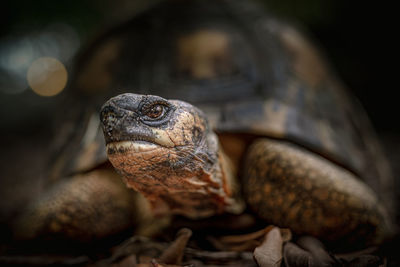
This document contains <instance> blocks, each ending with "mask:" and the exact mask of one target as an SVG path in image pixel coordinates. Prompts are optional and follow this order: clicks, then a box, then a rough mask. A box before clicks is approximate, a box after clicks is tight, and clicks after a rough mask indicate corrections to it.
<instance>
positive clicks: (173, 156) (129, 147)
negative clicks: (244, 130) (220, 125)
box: [103, 100, 244, 219]
mask: <svg viewBox="0 0 400 267" xmlns="http://www.w3.org/2000/svg"><path fill="white" fill-rule="evenodd" d="M169 103H171V104H173V105H174V113H173V114H172V115H171V119H170V122H169V123H168V124H167V125H164V126H163V127H158V128H154V127H149V128H146V127H145V128H146V129H140V131H141V132H152V133H154V134H153V135H152V137H151V138H147V139H146V142H143V140H141V141H140V140H139V141H138V140H135V138H132V140H129V138H124V139H126V140H112V142H108V144H107V154H108V157H109V160H110V161H111V163H112V164H113V166H114V167H115V168H116V170H117V171H118V172H119V173H120V174H121V175H122V177H123V179H124V181H125V183H126V185H127V186H128V187H130V188H132V189H134V190H136V191H138V192H140V193H142V194H143V195H144V196H145V197H146V198H147V199H148V200H149V201H150V203H151V205H152V207H153V211H154V214H155V215H166V214H181V215H184V216H187V217H189V218H193V219H197V218H203V217H208V216H212V215H215V214H220V213H223V212H231V213H239V212H241V211H242V210H243V208H244V207H243V202H242V201H241V200H240V199H239V198H238V195H239V193H238V187H237V181H236V171H235V170H234V169H233V166H232V164H231V163H230V160H229V159H228V158H227V156H226V155H225V154H224V152H223V151H222V149H221V148H220V145H219V142H218V138H217V136H216V134H215V133H214V132H213V131H212V130H211V129H210V128H209V126H208V123H207V120H206V119H205V117H204V114H203V113H202V112H201V111H200V110H198V109H197V108H195V107H193V106H191V105H189V104H187V103H185V102H181V101H175V100H170V101H169ZM125 117H127V116H125ZM123 119H124V116H122V120H123ZM103 123H104V122H103ZM120 123H123V122H120ZM105 125H106V126H109V125H107V122H105ZM118 127H120V128H121V126H118ZM127 127H129V126H127ZM138 127H139V128H141V127H144V126H141V125H140V126H138ZM104 128H107V127H104ZM108 128H110V127H108ZM105 134H107V132H106V131H105ZM149 140H150V142H148V141H149Z"/></svg>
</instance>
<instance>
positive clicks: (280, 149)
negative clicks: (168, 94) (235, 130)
mask: <svg viewBox="0 0 400 267" xmlns="http://www.w3.org/2000/svg"><path fill="white" fill-rule="evenodd" d="M101 121H102V123H103V129H104V134H105V137H106V142H107V153H108V157H109V159H110V161H111V163H112V164H113V166H114V167H115V168H116V170H117V171H118V172H119V173H120V174H122V176H123V177H124V181H125V183H126V184H127V186H128V187H131V188H133V189H135V190H137V191H139V192H140V193H142V194H143V195H144V196H145V197H146V198H147V199H148V200H149V201H150V202H151V204H152V206H153V210H154V212H155V213H158V214H167V213H175V214H182V215H185V216H188V217H191V218H201V217H205V216H211V215H214V214H218V213H222V212H240V211H242V209H243V207H242V205H241V200H240V198H239V196H238V194H237V193H238V191H239V190H237V188H236V185H237V183H236V171H235V170H233V169H232V165H231V164H230V160H229V159H228V158H227V157H226V156H225V154H224V152H223V151H222V148H221V147H220V145H219V142H218V139H217V138H216V135H215V134H214V133H213V132H212V131H211V130H210V128H209V126H208V124H207V120H206V119H205V117H204V115H203V113H202V112H201V111H200V110H198V109H197V108H195V107H193V106H191V105H190V104H187V103H185V102H182V101H176V100H169V101H168V100H165V99H162V98H160V97H157V96H143V95H135V94H123V95H120V96H117V97H115V98H112V99H110V100H109V101H108V102H107V103H106V104H105V105H104V106H103V108H102V112H101ZM244 151H246V150H244ZM236 157H237V155H236ZM245 158H246V160H245V165H244V166H243V170H242V177H241V178H242V184H243V187H244V193H245V199H246V201H247V203H248V204H249V206H250V208H251V209H253V210H254V211H256V213H257V214H258V215H259V216H261V217H262V218H264V219H265V220H266V221H268V222H270V223H273V224H276V225H278V226H281V227H289V228H291V229H292V230H293V231H294V232H296V233H299V234H310V235H314V236H317V237H319V238H321V239H324V240H329V241H349V242H353V241H360V242H362V243H363V244H365V245H366V244H373V243H379V242H381V241H382V240H383V238H384V237H385V235H386V234H387V233H388V230H389V228H390V226H389V225H388V223H387V219H386V217H387V215H386V211H385V210H384V208H383V207H382V206H381V205H380V203H379V201H378V199H377V197H376V195H375V194H374V193H373V191H372V190H370V189H369V188H368V187H367V186H366V185H365V184H364V183H362V182H361V181H360V180H359V179H358V178H357V177H356V176H355V175H353V174H352V173H350V172H348V171H346V170H345V169H343V168H342V167H339V166H337V165H336V164H334V163H332V162H330V161H328V160H326V159H324V158H322V157H320V156H318V155H315V154H313V153H311V152H309V151H306V150H305V149H302V148H300V147H298V146H295V145H292V144H289V143H285V142H284V141H273V140H270V139H268V138H260V139H259V140H255V141H253V143H252V145H250V147H249V148H248V149H247V151H246V155H245Z"/></svg>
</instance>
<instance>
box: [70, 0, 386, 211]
mask: <svg viewBox="0 0 400 267" xmlns="http://www.w3.org/2000/svg"><path fill="white" fill-rule="evenodd" d="M239 25H240V26H239ZM143 29H146V30H145V31H144V30H143ZM222 36H223V38H221V37H222ZM206 39H207V40H214V39H215V41H214V42H213V43H212V44H211V43H210V44H208V45H207V46H206V47H205V46H200V44H202V43H204V41H205V40H206ZM114 42H116V43H118V44H121V45H120V46H115V47H116V48H117V47H118V48H119V51H118V53H117V52H113V55H114V54H117V55H118V56H117V58H116V62H118V64H114V65H113V67H112V68H111V67H110V68H108V69H107V70H108V71H109V72H110V74H107V75H104V76H105V77H112V81H111V82H107V83H106V84H107V91H106V93H105V94H104V96H103V101H105V100H106V99H107V98H108V97H111V96H113V95H116V94H118V93H122V92H134V93H140V94H154V95H160V96H162V97H165V98H168V99H181V100H184V101H189V102H190V103H193V104H195V105H197V106H198V107H200V108H201V109H204V110H205V112H206V113H207V116H208V117H210V118H211V120H210V121H211V122H212V127H215V129H217V130H218V131H219V132H241V133H253V134H260V135H266V136H272V137H279V138H282V139H286V140H290V141H292V142H295V143H298V144H300V145H302V146H304V147H306V148H308V149H311V150H313V151H314V152H316V153H319V154H322V155H323V156H325V157H326V158H328V159H330V160H332V161H334V162H337V163H339V164H340V165H342V166H345V167H346V168H349V169H351V170H352V171H353V172H355V173H357V174H358V175H359V177H360V178H361V179H362V180H364V181H365V182H366V183H367V184H369V185H370V186H371V187H372V188H374V190H375V191H376V192H377V193H378V194H379V195H381V196H382V197H383V198H384V200H385V201H384V202H385V203H389V206H391V204H390V203H392V199H393V196H392V193H391V190H390V187H391V185H392V184H393V177H392V176H391V173H390V170H389V168H388V165H387V163H386V161H385V159H384V156H383V154H382V153H381V149H380V147H379V144H378V143H377V142H376V138H375V137H374V133H373V131H372V130H371V127H370V125H369V122H368V120H365V119H364V118H365V114H364V111H363V110H362V108H360V107H359V105H358V103H357V101H355V100H354V99H353V98H352V97H351V96H349V95H348V94H347V93H346V92H345V90H344V89H343V85H342V84H341V82H340V81H339V80H338V79H337V77H335V74H334V73H333V72H332V70H331V69H330V67H329V64H327V63H326V62H325V61H324V59H323V55H321V54H322V53H320V52H319V51H318V49H317V48H316V47H315V46H313V45H312V43H310V42H309V41H308V39H307V38H306V37H305V35H304V33H303V32H301V31H299V30H298V29H296V28H295V27H293V26H292V25H289V24H288V23H285V22H282V21H280V20H278V19H276V18H274V17H273V16H272V15H270V14H267V13H264V12H263V11H262V8H260V7H258V6H257V5H253V4H251V3H249V1H231V0H224V1H222V0H221V1H205V0H202V1H196V0H193V1H179V2H175V1H165V2H163V3H161V4H160V5H157V6H155V7H154V8H152V9H150V10H148V11H146V12H144V13H142V14H140V15H139V16H137V17H135V18H133V19H132V20H131V21H130V22H128V23H125V24H123V25H121V26H120V27H117V28H114V29H113V31H110V32H108V33H107V34H105V35H103V36H102V37H100V38H99V39H98V41H97V42H95V43H94V45H93V46H92V47H91V48H90V51H88V53H86V57H85V59H86V60H87V61H88V62H92V61H94V60H95V59H96V58H97V56H96V55H97V54H99V53H102V52H101V51H103V49H104V46H105V45H106V44H113V43H114ZM210 42H211V41H210ZM160 44H163V45H160ZM111 47H113V46H112V45H111ZM111 50H112V49H111ZM198 53H204V56H203V57H200V56H199V55H198ZM199 57H200V58H199ZM189 58H190V59H194V58H195V59H196V60H188V59H189ZM108 61H109V58H108V57H106V58H105V59H104V63H99V65H100V66H108V65H107V62H108ZM203 63H204V64H205V65H204V66H207V67H204V66H203ZM82 66H84V65H82ZM79 67H80V66H78V70H77V74H78V75H77V76H78V80H82V78H80V77H79V76H80V75H85V77H86V78H87V80H88V81H87V84H89V85H90V84H96V83H97V79H98V78H97V77H93V78H90V76H89V75H86V74H85V73H87V70H85V68H86V67H83V70H82V71H81V70H80V69H79ZM196 73H197V74H196ZM91 80H92V81H93V82H92V83H91V82H90V81H91ZM75 87H78V86H75ZM87 87H88V88H82V90H89V89H90V88H89V87H90V86H87ZM101 87H103V85H102V86H101ZM99 99H100V97H99ZM371 162H374V164H371Z"/></svg>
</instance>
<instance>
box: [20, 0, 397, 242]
mask: <svg viewBox="0 0 400 267" xmlns="http://www.w3.org/2000/svg"><path fill="white" fill-rule="evenodd" d="M70 92H72V95H73V97H71V99H70V101H69V102H68V105H67V107H68V108H67V109H63V113H66V115H65V116H67V117H68V119H65V117H64V120H63V121H62V126H61V127H60V128H59V131H58V136H57V138H56V141H54V143H55V144H56V145H55V147H56V148H55V149H54V151H55V153H54V156H53V157H52V159H53V162H52V168H51V170H50V172H49V181H51V182H50V184H51V186H50V187H49V189H48V190H47V192H46V193H44V194H43V196H42V197H41V198H40V199H38V200H37V201H34V202H33V203H31V204H30V205H29V206H28V207H27V210H26V211H25V212H24V213H23V215H22V216H21V217H20V219H19V221H18V223H16V225H17V226H16V227H15V229H17V230H15V233H16V236H17V237H18V238H19V239H34V238H37V237H38V236H45V238H55V239H57V238H61V239H70V240H79V242H83V241H88V240H98V239H102V238H106V237H109V236H113V235H116V234H118V233H121V232H123V231H124V230H126V229H131V228H133V227H136V229H144V230H143V231H144V232H145V231H147V230H148V228H149V227H145V226H149V225H151V223H149V222H151V221H154V220H157V221H158V220H159V219H158V218H160V217H159V216H166V215H167V214H180V215H184V216H187V217H189V218H191V219H199V218H207V217H210V216H213V215H218V214H223V213H232V214H240V213H242V212H243V211H244V210H245V209H246V210H250V211H251V212H252V213H254V214H256V215H257V216H258V217H259V218H260V219H262V220H264V221H265V222H267V223H271V224H274V225H277V226H279V227H288V228H290V229H291V230H292V231H293V232H294V233H296V234H299V235H302V234H305V235H312V236H315V237H317V238H319V239H321V240H324V241H327V242H336V241H341V242H359V243H361V244H363V246H367V245H370V244H380V243H382V242H383V240H385V238H387V236H388V235H390V233H391V232H392V229H393V226H392V223H391V218H392V216H393V212H392V211H393V210H394V204H393V195H392V194H393V192H392V185H393V176H392V174H391V171H390V167H389V165H388V163H387V161H386V159H385V156H384V153H383V152H382V149H381V147H380V144H379V141H378V139H377V137H376V135H375V133H374V130H373V128H372V126H371V123H370V121H369V119H368V118H367V116H366V113H365V111H364V110H363V108H362V107H361V105H360V104H359V103H358V102H357V100H356V99H355V98H354V96H352V95H351V94H350V93H349V92H348V91H347V90H346V88H345V86H344V85H343V83H342V82H341V81H340V79H339V78H338V77H337V76H336V75H335V74H334V72H333V70H332V69H331V68H330V66H329V65H328V63H326V61H325V60H324V55H323V54H322V52H320V50H319V49H318V48H317V47H316V46H315V45H313V43H312V42H310V41H309V38H308V37H307V33H305V31H304V30H303V29H300V28H299V27H298V26H294V25H293V24H291V23H289V22H286V21H284V20H282V19H278V18H276V17H274V16H273V15H271V14H270V13H268V12H267V11H265V10H264V8H260V7H259V6H258V5H257V4H255V3H252V2H249V1H234V0H220V1H211V0H207V1H205V0H190V1H188V0H185V1H163V2H161V3H158V4H157V5H154V6H153V7H151V8H149V9H148V10H146V11H143V12H141V13H140V14H137V15H136V16H135V17H134V18H133V19H131V20H129V21H127V22H124V23H122V24H121V25H119V26H116V27H114V28H112V29H110V30H108V31H107V32H106V33H104V34H102V35H101V36H100V37H99V38H97V39H96V40H94V41H93V42H92V43H91V45H89V46H88V47H87V48H86V49H85V50H83V52H82V53H81V56H80V57H79V58H78V60H77V64H76V71H75V73H74V76H73V81H72V82H71V84H70ZM66 121H68V122H69V123H66ZM108 159H109V161H108ZM110 163H111V164H110ZM120 177H122V179H121V178H120ZM132 188H133V189H134V190H132ZM136 191H138V192H139V193H137V192H136ZM154 218H157V219H154ZM152 230H154V229H152ZM148 231H150V230H148Z"/></svg>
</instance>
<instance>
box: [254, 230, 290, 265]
mask: <svg viewBox="0 0 400 267" xmlns="http://www.w3.org/2000/svg"><path fill="white" fill-rule="evenodd" d="M282 245H283V240H282V236H281V233H280V230H279V228H277V227H274V228H273V229H272V230H270V231H269V233H267V235H266V237H265V240H264V242H263V243H262V244H261V245H260V246H258V247H257V248H256V249H255V250H254V258H255V259H256V261H257V263H258V264H259V265H260V266H261V267H278V266H280V265H281V262H282Z"/></svg>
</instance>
